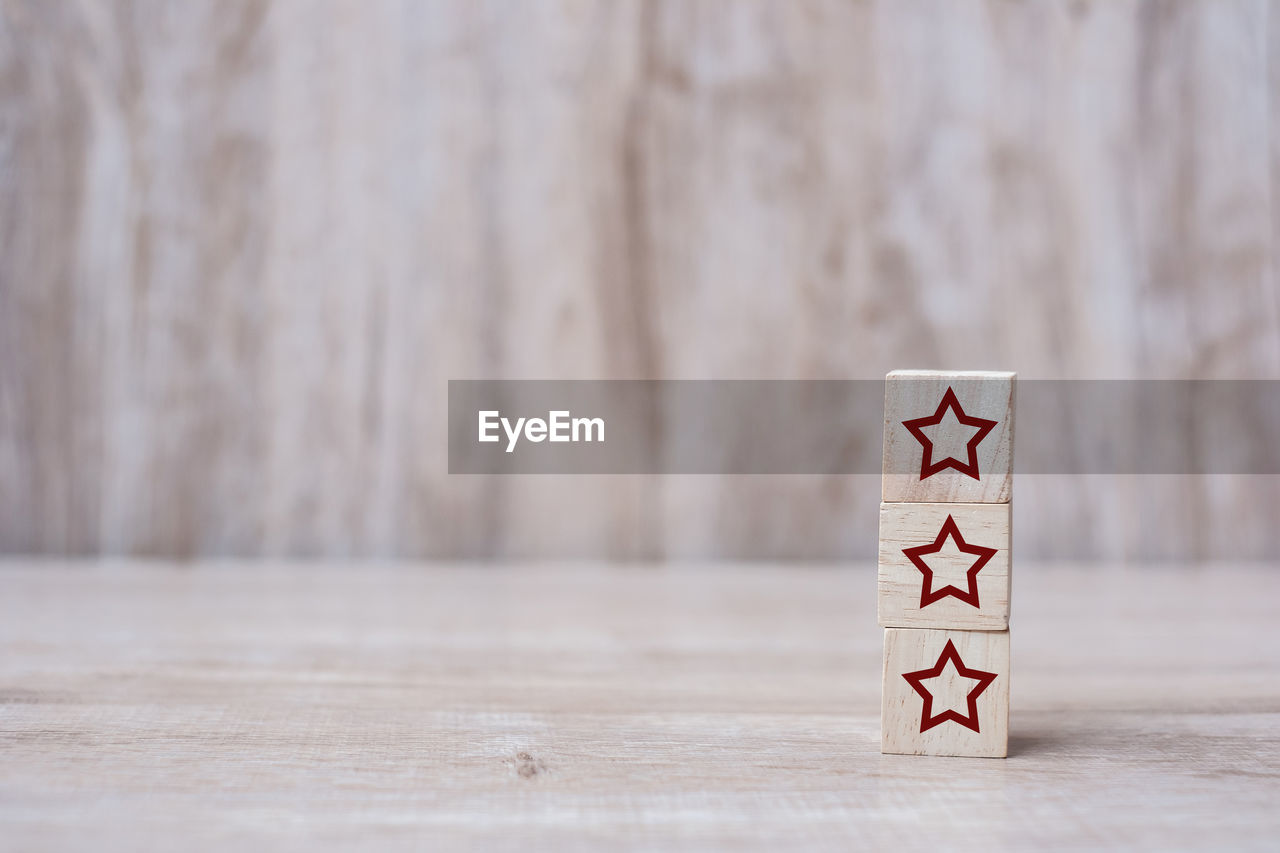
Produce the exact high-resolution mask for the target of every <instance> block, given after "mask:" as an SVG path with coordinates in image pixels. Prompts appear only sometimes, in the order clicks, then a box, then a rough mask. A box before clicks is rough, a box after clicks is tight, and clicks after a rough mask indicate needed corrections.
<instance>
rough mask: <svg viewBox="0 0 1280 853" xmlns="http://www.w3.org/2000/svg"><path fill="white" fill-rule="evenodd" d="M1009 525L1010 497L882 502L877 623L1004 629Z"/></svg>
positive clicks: (1007, 623) (1006, 614) (886, 624)
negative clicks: (992, 500)
mask: <svg viewBox="0 0 1280 853" xmlns="http://www.w3.org/2000/svg"><path fill="white" fill-rule="evenodd" d="M1011 529H1012V504H1011V503H1002V504H999V503H882V504H880V560H879V563H880V577H879V585H878V590H877V596H876V598H877V609H878V611H879V616H880V626H881V627H882V628H949V629H957V630H963V631H1003V630H1004V629H1006V628H1008V627H1009V592H1010V571H1009V566H1010V561H1009V541H1010V531H1011Z"/></svg>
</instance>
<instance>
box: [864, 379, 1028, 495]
mask: <svg viewBox="0 0 1280 853" xmlns="http://www.w3.org/2000/svg"><path fill="white" fill-rule="evenodd" d="M1016 378H1017V374H1016V373H1007V372H995V371H963V372H950V373H949V372H944V371H936V370H895V371H893V372H892V373H890V374H889V375H888V376H887V377H885V391H884V479H883V486H882V492H881V494H882V499H883V500H885V501H888V502H899V501H929V502H949V501H956V502H965V503H1004V502H1006V501H1008V500H1010V498H1011V497H1012V495H1013V411H1014V385H1015V382H1014V380H1015V379H1016Z"/></svg>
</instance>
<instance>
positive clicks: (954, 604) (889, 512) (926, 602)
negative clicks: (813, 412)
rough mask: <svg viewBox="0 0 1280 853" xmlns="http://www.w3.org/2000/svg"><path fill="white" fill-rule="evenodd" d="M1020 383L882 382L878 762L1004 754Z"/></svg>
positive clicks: (953, 376) (949, 378) (921, 378)
mask: <svg viewBox="0 0 1280 853" xmlns="http://www.w3.org/2000/svg"><path fill="white" fill-rule="evenodd" d="M1015 378H1016V377H1015V375H1014V374H1013V373H995V372H963V373H943V372H937V371H914V370H901V371H894V372H893V373H890V374H889V375H888V377H887V378H886V380H885V405H884V473H883V477H884V479H883V488H882V493H881V504H880V560H879V564H880V568H879V585H878V589H877V600H878V611H879V618H880V625H881V627H883V628H884V685H883V693H882V705H881V720H880V724H881V739H880V751H881V752H887V753H906V754H915V755H969V756H985V757H996V758H1003V757H1004V756H1005V755H1007V754H1008V741H1009V589H1010V586H1009V584H1010V568H1011V562H1012V560H1011V553H1010V548H1009V545H1010V534H1011V531H1012V508H1013V504H1012V491H1013V411H1014V382H1015Z"/></svg>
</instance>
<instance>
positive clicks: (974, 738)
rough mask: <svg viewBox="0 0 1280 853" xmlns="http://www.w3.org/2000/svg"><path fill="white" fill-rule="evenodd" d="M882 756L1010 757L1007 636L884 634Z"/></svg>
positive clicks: (994, 633)
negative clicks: (895, 754) (893, 754)
mask: <svg viewBox="0 0 1280 853" xmlns="http://www.w3.org/2000/svg"><path fill="white" fill-rule="evenodd" d="M880 751H881V752H887V753H898V754H904V755H967V756H973V757H977V758H1004V757H1005V756H1006V755H1008V753H1009V632H1008V631H942V630H935V629H931V628H886V629H885V631H884V686H883V690H882V693H881V707H880Z"/></svg>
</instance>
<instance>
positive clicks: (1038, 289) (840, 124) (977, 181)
mask: <svg viewBox="0 0 1280 853" xmlns="http://www.w3.org/2000/svg"><path fill="white" fill-rule="evenodd" d="M1278 200H1280V10H1278V9H1276V8H1275V7H1273V6H1270V5H1269V4H1268V3H1267V2H1265V0H1252V2H1235V1H1234V0H1232V1H1231V2H1227V1H1226V0H1224V2H1208V0H1205V1H1204V2H1165V3H1155V2H1087V0H1075V2H1064V3H1018V2H938V3H922V2H902V0H884V2H788V3H780V2H767V0H765V1H764V2H730V1H729V0H719V2H662V3H658V2H651V3H636V2H617V0H600V2H586V0H564V2H545V3H532V2H530V3H502V2H490V3H484V2H473V0H457V2H449V3H444V2H430V1H429V0H394V2H393V1H392V0H385V1H384V0H349V2H336V0H335V1H334V2H301V0H299V2H279V3H264V2H256V1H255V0H218V2H213V0H207V2H171V3H158V2H87V0H86V2H71V0H4V2H3V3H0V551H4V552H36V553H108V554H122V553H128V554H163V555H209V554H214V555H223V554H226V555H241V554H246V555H257V554H296V555H322V556H335V557H337V556H344V555H369V556H431V557H500V556H507V555H541V556H548V557H558V556H565V555H570V556H622V557H639V558H645V557H685V556H746V557H835V558H842V557H868V558H869V557H870V556H871V555H872V554H873V553H874V537H875V530H874V525H875V521H876V512H875V505H876V501H877V499H878V484H877V481H876V478H874V477H845V478H805V477H793V478H788V477H760V478H711V477H674V478H664V479H657V478H645V477H633V478H624V477H617V478H611V477H581V478H555V477H540V478H539V477H531V478H479V477H477V478H461V477H453V478H451V477H449V476H448V475H447V473H446V464H445V433H444V429H445V412H444V406H445V390H446V381H447V380H448V379H449V378H478V377H515V378H519V377H567V378H589V377H625V378H630V377H669V378H867V377H878V376H880V375H882V374H883V373H884V372H885V371H886V370H888V369H891V368H895V367H911V366H947V367H975V368H981V367H990V368H1009V369H1016V370H1018V371H1019V372H1020V373H1021V375H1022V376H1024V377H1187V378H1191V377H1265V378H1277V377H1280V279H1278V277H1277V260H1278V257H1280V256H1278V248H1280V201H1278ZM1276 479H1280V478H1252V479H1243V478H1234V479H1233V478H1222V477H1219V478H1201V479H1188V478H1173V477H1157V478H1146V479H1121V478H1104V477H1098V478H1066V477H1058V478H1024V479H1023V480H1022V481H1020V482H1019V485H1018V490H1017V494H1018V497H1019V502H1018V505H1017V513H1016V515H1017V524H1016V528H1017V534H1016V539H1017V541H1018V543H1019V545H1018V547H1019V549H1020V555H1026V556H1050V555H1070V556H1089V555H1093V554H1106V555H1108V556H1113V557H1114V556H1120V557H1130V556H1143V557H1155V558H1163V557H1176V556H1179V555H1187V556H1191V555H1194V556H1201V557H1203V556H1206V555H1209V556H1224V557H1228V556H1234V557H1250V556H1252V557H1276V556H1280V533H1277V526H1276V525H1275V518H1276V506H1277V505H1280V487H1278V486H1277V484H1276V483H1275V480H1276Z"/></svg>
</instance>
